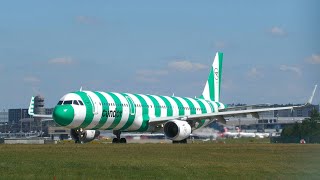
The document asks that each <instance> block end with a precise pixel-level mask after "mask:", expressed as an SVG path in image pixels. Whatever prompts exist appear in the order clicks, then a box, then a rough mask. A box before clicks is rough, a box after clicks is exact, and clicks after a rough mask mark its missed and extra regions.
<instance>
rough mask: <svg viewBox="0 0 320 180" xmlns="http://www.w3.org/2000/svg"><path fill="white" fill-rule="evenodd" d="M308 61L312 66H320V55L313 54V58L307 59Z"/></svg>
mask: <svg viewBox="0 0 320 180" xmlns="http://www.w3.org/2000/svg"><path fill="white" fill-rule="evenodd" d="M307 61H308V62H309V63H311V64H320V55H317V54H312V55H311V57H309V58H307Z"/></svg>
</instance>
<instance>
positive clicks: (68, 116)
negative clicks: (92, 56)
mask: <svg viewBox="0 0 320 180" xmlns="http://www.w3.org/2000/svg"><path fill="white" fill-rule="evenodd" d="M222 61H223V54H222V53H220V52H218V53H216V56H215V58H214V61H213V64H212V67H211V71H210V74H209V77H208V80H207V82H206V84H205V87H204V90H203V93H202V95H201V96H200V97H198V98H189V97H177V96H157V95H149V94H130V93H116V92H101V91H83V90H80V91H76V92H71V93H68V94H66V95H64V96H63V97H62V98H61V99H60V101H59V102H58V104H57V105H56V106H55V108H54V110H53V114H52V115H41V114H34V112H33V108H34V105H33V104H34V103H33V101H34V99H33V98H32V99H31V102H30V107H29V114H30V115H33V116H34V117H42V118H46V119H53V120H54V121H55V122H56V123H57V124H59V125H60V126H62V127H67V128H70V129H71V135H72V137H73V138H74V139H75V142H76V143H83V142H88V141H91V140H93V139H94V138H95V137H97V136H98V135H99V133H100V132H99V130H113V133H114V134H115V135H116V138H114V139H113V143H126V139H125V138H121V137H120V134H121V132H147V131H148V132H156V131H160V130H163V132H164V134H165V136H166V137H167V138H169V139H171V140H172V141H173V142H174V143H186V142H187V141H186V139H187V138H188V137H189V136H190V134H191V133H192V131H193V130H195V129H199V128H202V127H206V126H207V125H209V124H210V123H212V122H214V121H219V122H222V123H225V117H226V116H233V115H240V114H252V115H254V116H255V117H258V112H263V111H271V110H283V109H293V108H296V107H295V106H291V107H281V108H264V109H250V110H235V109H233V108H227V106H226V105H225V104H223V103H221V102H220V92H221V74H222Z"/></svg>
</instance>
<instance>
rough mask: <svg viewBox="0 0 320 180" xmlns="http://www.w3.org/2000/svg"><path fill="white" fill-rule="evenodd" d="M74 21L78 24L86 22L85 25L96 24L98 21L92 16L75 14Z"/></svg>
mask: <svg viewBox="0 0 320 180" xmlns="http://www.w3.org/2000/svg"><path fill="white" fill-rule="evenodd" d="M76 22H78V23H80V24H87V25H97V24H99V21H98V20H97V19H96V18H94V17H89V16H76Z"/></svg>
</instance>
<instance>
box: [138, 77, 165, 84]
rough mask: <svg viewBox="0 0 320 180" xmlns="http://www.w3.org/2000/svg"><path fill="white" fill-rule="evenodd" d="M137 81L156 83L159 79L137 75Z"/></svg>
mask: <svg viewBox="0 0 320 180" xmlns="http://www.w3.org/2000/svg"><path fill="white" fill-rule="evenodd" d="M136 80H137V81H140V82H145V83H157V82H159V81H160V80H159V79H158V78H156V77H146V76H138V77H136Z"/></svg>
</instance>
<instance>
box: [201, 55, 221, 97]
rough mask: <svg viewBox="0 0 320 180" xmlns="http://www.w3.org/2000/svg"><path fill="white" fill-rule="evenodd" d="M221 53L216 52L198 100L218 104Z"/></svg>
mask: <svg viewBox="0 0 320 180" xmlns="http://www.w3.org/2000/svg"><path fill="white" fill-rule="evenodd" d="M222 61H223V53H220V52H217V54H216V56H215V58H214V61H213V64H212V66H211V70H210V74H209V77H208V80H207V83H206V86H205V87H204V90H203V93H202V95H201V96H200V98H202V99H205V100H209V101H216V102H220V89H221V77H222V76H221V75H222Z"/></svg>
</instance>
